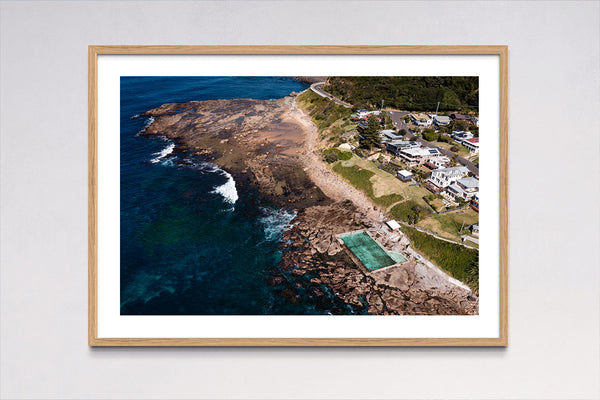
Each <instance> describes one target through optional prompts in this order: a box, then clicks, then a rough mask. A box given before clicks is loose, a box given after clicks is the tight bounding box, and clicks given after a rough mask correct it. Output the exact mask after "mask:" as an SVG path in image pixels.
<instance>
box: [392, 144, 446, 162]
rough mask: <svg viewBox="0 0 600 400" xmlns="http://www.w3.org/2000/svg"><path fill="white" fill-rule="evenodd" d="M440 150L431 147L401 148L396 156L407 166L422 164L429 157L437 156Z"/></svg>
mask: <svg viewBox="0 0 600 400" xmlns="http://www.w3.org/2000/svg"><path fill="white" fill-rule="evenodd" d="M439 155H440V151H439V150H438V149H432V148H430V147H419V148H416V149H405V150H401V151H400V154H398V156H399V157H400V158H401V159H402V161H404V162H405V163H406V164H408V165H409V166H413V165H417V164H419V165H420V164H423V163H424V162H425V161H427V160H429V159H430V158H431V157H435V156H439Z"/></svg>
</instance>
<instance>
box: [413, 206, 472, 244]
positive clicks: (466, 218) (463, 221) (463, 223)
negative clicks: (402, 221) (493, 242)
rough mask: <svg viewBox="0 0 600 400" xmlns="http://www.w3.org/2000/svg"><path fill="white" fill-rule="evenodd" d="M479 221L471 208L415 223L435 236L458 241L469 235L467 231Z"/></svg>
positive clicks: (436, 215)
mask: <svg viewBox="0 0 600 400" xmlns="http://www.w3.org/2000/svg"><path fill="white" fill-rule="evenodd" d="M478 221H479V214H477V212H476V211H475V210H473V209H471V208H465V209H462V210H456V211H452V212H448V213H444V214H434V215H431V216H430V217H429V218H427V219H424V220H422V221H420V222H418V223H417V225H418V226H420V227H422V228H425V229H427V230H430V231H432V232H435V233H436V234H437V235H439V236H441V237H443V238H446V239H450V240H454V241H460V240H461V236H462V235H469V234H470V232H469V231H468V230H467V229H468V227H470V226H471V225H472V224H476V223H477V222H478Z"/></svg>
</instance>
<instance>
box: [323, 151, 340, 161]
mask: <svg viewBox="0 0 600 400" xmlns="http://www.w3.org/2000/svg"><path fill="white" fill-rule="evenodd" d="M337 160H339V158H338V155H337V154H336V153H333V152H332V153H328V154H325V161H327V162H328V163H329V164H331V163H334V162H336V161H337Z"/></svg>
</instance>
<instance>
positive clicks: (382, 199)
mask: <svg viewBox="0 0 600 400" xmlns="http://www.w3.org/2000/svg"><path fill="white" fill-rule="evenodd" d="M344 165H345V163H342V162H337V163H335V164H334V165H333V170H334V171H335V172H336V173H337V174H338V175H341V176H342V177H343V178H344V179H346V180H347V181H348V182H349V183H350V184H351V185H352V186H354V187H355V188H357V189H360V190H362V191H363V192H365V193H366V194H367V196H369V198H371V199H372V200H373V201H374V202H375V203H376V204H379V205H381V206H383V207H388V206H390V205H392V204H394V203H397V202H399V201H401V200H403V199H404V197H403V196H402V195H401V194H399V193H388V194H384V195H381V196H375V194H374V191H373V182H372V181H371V178H372V177H373V176H374V175H375V173H374V172H373V171H369V170H366V169H363V168H361V167H359V166H357V165H350V166H344Z"/></svg>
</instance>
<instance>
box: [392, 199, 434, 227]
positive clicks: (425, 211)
mask: <svg viewBox="0 0 600 400" xmlns="http://www.w3.org/2000/svg"><path fill="white" fill-rule="evenodd" d="M389 213H390V215H391V216H392V217H394V218H395V219H399V220H400V221H404V222H406V223H409V224H412V223H413V222H415V221H420V220H421V219H423V218H427V217H428V216H429V215H430V214H431V209H430V208H429V207H425V206H423V205H422V204H419V203H417V202H416V201H415V200H413V199H410V200H408V201H405V202H403V203H400V204H396V205H395V206H394V207H392V209H391V210H390V211H389Z"/></svg>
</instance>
